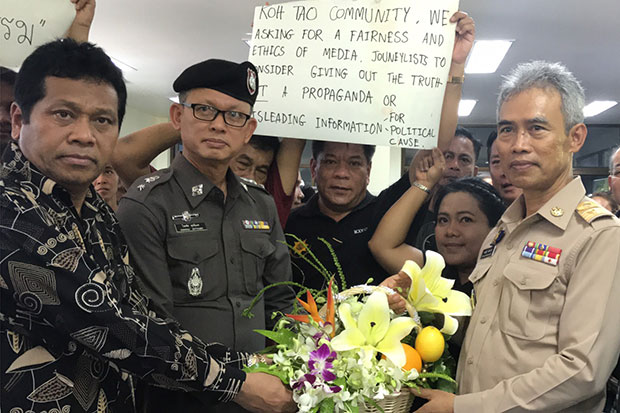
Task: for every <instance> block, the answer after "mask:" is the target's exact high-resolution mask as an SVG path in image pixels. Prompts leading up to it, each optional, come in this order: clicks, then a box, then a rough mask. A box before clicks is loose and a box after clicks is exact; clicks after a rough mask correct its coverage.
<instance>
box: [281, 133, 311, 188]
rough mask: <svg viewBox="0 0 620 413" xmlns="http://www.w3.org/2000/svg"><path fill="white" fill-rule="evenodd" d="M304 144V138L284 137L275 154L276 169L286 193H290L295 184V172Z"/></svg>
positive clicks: (297, 169)
mask: <svg viewBox="0 0 620 413" xmlns="http://www.w3.org/2000/svg"><path fill="white" fill-rule="evenodd" d="M305 146H306V140H305V139H292V138H284V139H282V142H281V143H280V149H279V150H278V154H277V155H276V162H277V163H278V170H279V171H280V180H281V181H282V189H283V190H284V193H285V194H286V195H291V194H293V192H294V191H295V185H296V184H297V173H298V172H299V164H300V163H301V155H302V153H303V151H304V147H305Z"/></svg>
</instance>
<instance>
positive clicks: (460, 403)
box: [419, 61, 620, 413]
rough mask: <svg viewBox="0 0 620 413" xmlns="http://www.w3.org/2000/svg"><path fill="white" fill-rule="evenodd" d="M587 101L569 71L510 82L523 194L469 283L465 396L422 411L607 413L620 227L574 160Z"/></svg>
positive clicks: (502, 112)
mask: <svg viewBox="0 0 620 413" xmlns="http://www.w3.org/2000/svg"><path fill="white" fill-rule="evenodd" d="M584 101H585V98H584V92H583V88H582V87H581V86H580V84H579V83H578V81H577V80H576V79H575V77H574V76H573V75H572V74H571V73H570V72H568V70H567V69H566V68H565V67H563V66H562V65H560V64H557V63H555V64H550V63H546V62H540V61H538V62H531V63H527V64H523V65H520V66H518V67H517V68H516V69H515V70H514V71H513V72H512V73H511V74H510V75H509V76H508V77H506V78H505V80H504V83H503V85H502V88H501V90H500V97H499V105H498V106H499V111H498V137H497V141H496V145H497V149H498V152H499V155H500V159H501V165H502V167H503V168H504V171H505V173H506V175H507V177H508V178H509V179H510V181H511V182H512V183H513V184H514V185H515V186H517V187H519V188H522V189H523V194H522V195H521V196H520V197H519V198H517V200H516V201H515V202H514V203H513V204H512V205H511V206H510V207H509V208H508V209H507V210H506V212H505V213H504V215H503V216H502V218H501V219H500V221H499V222H498V224H497V226H496V228H494V229H493V230H492V231H491V232H490V234H489V236H488V237H487V239H486V240H485V242H484V243H483V246H482V248H481V251H480V255H479V258H478V264H477V266H476V268H475V269H474V271H473V272H472V274H471V276H470V280H471V281H472V282H473V284H474V290H475V296H476V297H477V302H476V305H475V309H474V313H473V315H472V317H471V320H470V323H469V327H468V329H467V334H466V338H465V341H464V344H463V348H462V351H461V356H460V359H459V366H458V369H457V379H458V382H459V392H460V393H461V395H458V396H456V397H455V396H454V395H452V394H449V393H445V392H441V391H432V390H423V391H422V396H423V397H424V398H428V399H429V400H430V401H429V402H428V403H427V404H426V405H425V406H424V407H423V408H422V409H420V410H419V412H422V413H424V412H452V411H454V412H458V413H460V412H482V413H485V412H494V413H495V412H524V411H562V412H592V413H593V412H601V411H602V409H603V406H604V403H605V385H606V382H607V379H608V378H609V375H610V374H611V372H612V369H613V368H614V366H615V365H616V362H617V360H618V354H619V352H620V323H618V314H620V299H619V298H620V221H618V219H617V218H615V217H614V216H613V215H612V214H611V213H610V212H609V211H607V210H606V209H604V208H602V207H601V206H599V205H598V204H597V203H595V202H593V201H592V200H591V199H589V198H587V197H586V196H585V189H584V187H583V184H582V183H581V179H580V178H579V177H576V178H574V177H573V170H572V160H573V154H574V153H576V152H578V151H579V149H581V147H582V146H583V144H584V142H585V138H586V135H587V129H586V126H585V125H584V124H583V119H584V117H583V106H584Z"/></svg>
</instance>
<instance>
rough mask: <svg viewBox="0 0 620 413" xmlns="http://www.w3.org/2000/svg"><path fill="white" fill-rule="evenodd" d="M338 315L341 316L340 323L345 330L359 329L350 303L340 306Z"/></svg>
mask: <svg viewBox="0 0 620 413" xmlns="http://www.w3.org/2000/svg"><path fill="white" fill-rule="evenodd" d="M338 314H339V315H340V321H342V324H343V325H344V328H345V330H347V329H350V328H357V323H356V322H355V319H354V318H353V316H352V315H351V306H350V305H349V304H348V303H342V304H340V306H338Z"/></svg>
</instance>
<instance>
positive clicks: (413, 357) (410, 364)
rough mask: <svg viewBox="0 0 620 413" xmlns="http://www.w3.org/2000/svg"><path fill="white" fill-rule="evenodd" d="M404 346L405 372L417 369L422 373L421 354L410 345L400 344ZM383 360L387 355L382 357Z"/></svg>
mask: <svg viewBox="0 0 620 413" xmlns="http://www.w3.org/2000/svg"><path fill="white" fill-rule="evenodd" d="M400 344H401V345H402V346H403V350H405V357H406V361H405V364H404V365H403V367H402V369H403V370H407V371H409V370H411V369H416V370H417V371H418V372H420V371H422V358H421V357H420V353H418V351H417V350H416V349H414V348H413V347H411V346H410V345H409V344H405V343H400ZM381 358H382V359H385V358H386V357H385V354H383V355H381Z"/></svg>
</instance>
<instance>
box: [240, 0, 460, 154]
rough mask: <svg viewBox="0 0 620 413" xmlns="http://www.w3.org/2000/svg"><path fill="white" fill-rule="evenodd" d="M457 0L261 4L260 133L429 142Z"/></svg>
mask: <svg viewBox="0 0 620 413" xmlns="http://www.w3.org/2000/svg"><path fill="white" fill-rule="evenodd" d="M457 10H458V0H415V1H413V0H382V1H376V0H346V1H299V2H290V3H282V4H276V5H272V6H262V7H257V8H256V10H255V14H254V26H253V32H252V41H251V45H250V55H249V60H250V61H251V62H252V63H254V65H256V67H257V69H258V73H259V76H258V77H259V96H258V100H257V103H256V105H255V108H254V109H255V113H254V114H255V117H256V119H257V120H258V123H259V126H258V130H257V133H260V134H264V135H273V136H283V137H293V138H304V139H321V140H327V141H339V142H354V143H366V144H376V145H391V146H399V147H409V148H431V147H433V146H435V145H436V143H437V134H438V131H439V118H440V114H441V106H442V102H443V95H444V91H445V84H446V80H447V77H448V72H449V70H450V63H451V61H452V49H453V45H454V28H455V24H453V23H450V22H449V20H450V17H451V16H452V14H454V13H455V12H456V11H457Z"/></svg>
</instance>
